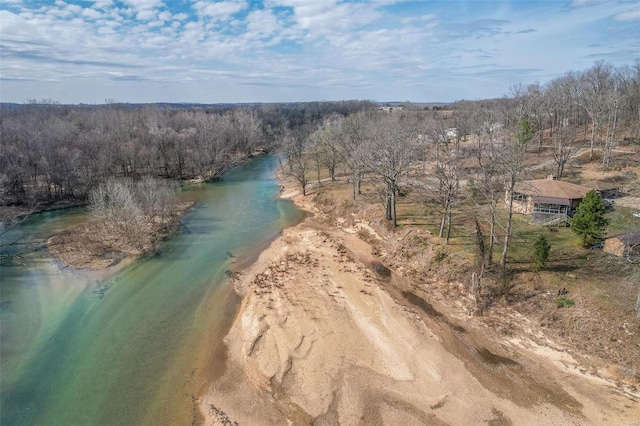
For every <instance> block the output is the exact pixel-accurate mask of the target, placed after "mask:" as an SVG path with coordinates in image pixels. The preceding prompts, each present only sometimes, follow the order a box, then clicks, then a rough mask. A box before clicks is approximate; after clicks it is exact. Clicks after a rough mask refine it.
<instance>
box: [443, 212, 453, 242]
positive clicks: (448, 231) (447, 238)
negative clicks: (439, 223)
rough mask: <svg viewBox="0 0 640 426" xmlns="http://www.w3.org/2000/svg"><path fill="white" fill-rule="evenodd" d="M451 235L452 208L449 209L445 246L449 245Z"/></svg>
mask: <svg viewBox="0 0 640 426" xmlns="http://www.w3.org/2000/svg"><path fill="white" fill-rule="evenodd" d="M450 235H451V207H449V208H448V209H447V236H446V238H445V240H444V244H445V245H449V236H450Z"/></svg>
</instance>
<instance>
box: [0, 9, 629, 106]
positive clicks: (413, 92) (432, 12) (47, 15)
mask: <svg viewBox="0 0 640 426" xmlns="http://www.w3.org/2000/svg"><path fill="white" fill-rule="evenodd" d="M639 57H640V0H633V1H617V2H615V1H597V0H573V1H571V0H569V1H538V2H530V1H426V0H424V1H411V0H371V1H365V0H361V1H341V0H224V1H212V0H95V1H86V0H83V1H76V0H65V1H62V0H57V1H31V0H0V59H1V63H0V84H1V86H0V99H1V100H2V101H3V102H24V101H26V100H27V99H34V98H36V99H43V98H48V99H49V98H50V99H53V100H57V101H59V102H62V103H103V102H104V101H105V99H115V100H117V101H121V102H200V103H217V102H282V101H311V100H339V99H372V100H378V101H386V100H399V101H405V100H410V101H413V102H423V101H445V102H447V101H454V100H457V99H481V98H487V97H497V96H502V95H503V94H505V93H506V92H507V91H508V89H509V86H510V85H512V84H515V83H525V84H526V83H532V82H535V81H539V82H541V83H545V82H546V81H548V80H550V79H552V78H554V77H556V76H558V75H561V74H564V73H565V72H566V71H569V70H582V69H585V68H588V67H589V66H591V65H592V64H593V63H594V62H595V61H596V60H598V59H605V60H607V61H609V62H611V63H613V64H614V65H616V66H618V65H623V64H631V63H633V61H634V60H635V59H636V58H639Z"/></svg>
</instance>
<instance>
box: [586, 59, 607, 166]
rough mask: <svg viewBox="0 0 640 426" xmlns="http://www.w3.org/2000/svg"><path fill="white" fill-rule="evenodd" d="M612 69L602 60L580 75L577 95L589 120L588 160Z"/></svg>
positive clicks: (596, 133) (600, 120)
mask: <svg viewBox="0 0 640 426" xmlns="http://www.w3.org/2000/svg"><path fill="white" fill-rule="evenodd" d="M612 73H613V67H612V66H611V64H608V63H606V62H605V61H603V60H600V61H597V62H596V63H595V64H594V65H593V66H592V67H591V68H590V69H588V70H587V71H586V72H584V73H583V74H582V78H581V80H580V82H581V84H580V85H579V86H578V87H580V88H581V93H579V94H578V96H577V97H578V99H579V102H580V105H581V106H582V107H583V108H584V109H585V111H587V114H589V117H590V118H591V147H590V150H589V160H591V159H593V148H594V144H595V142H596V138H597V137H598V135H599V130H600V126H601V124H602V121H603V120H604V117H605V114H606V107H607V103H606V98H607V93H608V92H609V90H610V88H611V82H612Z"/></svg>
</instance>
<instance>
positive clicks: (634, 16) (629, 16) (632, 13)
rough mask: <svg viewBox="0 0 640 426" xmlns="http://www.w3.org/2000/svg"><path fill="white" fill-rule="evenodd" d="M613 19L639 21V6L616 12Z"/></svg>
mask: <svg viewBox="0 0 640 426" xmlns="http://www.w3.org/2000/svg"><path fill="white" fill-rule="evenodd" d="M613 19H615V20H616V21H640V8H638V9H632V10H628V11H626V12H621V13H618V14H617V15H615V16H614V17H613Z"/></svg>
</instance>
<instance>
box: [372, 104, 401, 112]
mask: <svg viewBox="0 0 640 426" xmlns="http://www.w3.org/2000/svg"><path fill="white" fill-rule="evenodd" d="M403 109H404V107H403V106H402V105H396V106H381V107H380V108H378V111H384V112H391V111H402V110H403Z"/></svg>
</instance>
